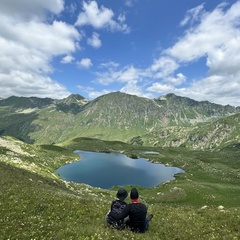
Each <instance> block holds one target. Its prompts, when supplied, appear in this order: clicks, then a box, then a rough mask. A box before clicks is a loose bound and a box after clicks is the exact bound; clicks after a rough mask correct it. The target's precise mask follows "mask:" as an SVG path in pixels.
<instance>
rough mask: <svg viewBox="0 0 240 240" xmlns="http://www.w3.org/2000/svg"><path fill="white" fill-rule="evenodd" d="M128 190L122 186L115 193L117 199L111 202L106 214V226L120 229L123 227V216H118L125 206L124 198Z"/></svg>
mask: <svg viewBox="0 0 240 240" xmlns="http://www.w3.org/2000/svg"><path fill="white" fill-rule="evenodd" d="M127 196H128V192H127V191H126V190H125V189H124V188H120V189H119V190H118V192H117V194H116V197H117V200H115V201H113V202H112V204H111V209H110V210H109V211H108V213H107V215H106V222H107V224H108V226H110V227H112V228H115V229H118V230H121V229H123V228H124V224H125V220H124V217H123V218H118V216H119V215H120V214H121V213H122V211H123V209H124V208H125V207H126V206H127V203H126V202H124V200H125V199H126V198H127Z"/></svg>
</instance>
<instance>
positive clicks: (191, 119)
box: [0, 92, 240, 149]
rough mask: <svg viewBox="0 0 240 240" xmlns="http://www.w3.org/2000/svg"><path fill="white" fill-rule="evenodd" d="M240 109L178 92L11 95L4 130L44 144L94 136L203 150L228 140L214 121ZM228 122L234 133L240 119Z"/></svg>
mask: <svg viewBox="0 0 240 240" xmlns="http://www.w3.org/2000/svg"><path fill="white" fill-rule="evenodd" d="M239 111H240V108H239V107H238V108H236V107H232V106H222V105H217V104H212V103H210V102H197V101H194V100H192V99H189V98H185V97H179V96H176V95H174V94H168V95H166V96H162V97H160V98H158V99H147V98H141V97H137V96H134V95H129V94H125V93H121V92H114V93H109V94H106V95H103V96H100V97H98V98H96V99H94V100H92V101H89V100H87V99H85V98H83V97H82V96H80V95H76V94H75V95H74V94H73V95H70V96H69V97H68V98H65V99H62V100H50V99H37V98H17V97H11V98H8V99H4V100H0V114H1V115H0V135H2V136H4V135H10V136H14V137H17V138H19V139H22V140H24V141H26V142H28V143H33V142H35V143H40V144H41V143H59V142H64V141H67V140H71V139H73V138H76V137H91V138H98V139H102V140H110V141H124V142H131V143H135V144H136V143H138V144H139V143H140V144H144V145H156V144H157V145H159V146H185V147H189V148H199V149H201V148H202V149H204V148H213V147H217V146H218V145H219V144H222V143H223V142H224V141H225V140H224V141H223V140H221V138H223V137H222V136H220V135H221V134H217V132H220V129H223V128H222V127H217V129H218V131H215V130H214V128H216V126H217V125H216V126H215V125H214V122H216V121H218V120H219V121H220V120H221V119H223V121H224V119H225V118H228V117H229V116H230V115H234V114H237V113H238V112H239ZM238 116H239V115H237V118H238ZM226 121H228V120H226ZM211 124H213V125H211ZM234 124H236V126H234ZM220 125H221V123H220ZM221 126H222V125H221ZM228 126H229V127H230V128H231V129H230V130H229V131H228V132H233V129H234V128H237V127H238V122H237V121H233V122H232V123H231V124H228ZM202 131H203V132H202ZM205 136H206V137H205ZM231 137H236V139H238V138H239V133H238V134H235V135H234V134H227V138H228V139H229V140H231V139H230V138H231ZM216 138H217V139H216ZM136 139H141V140H140V141H136ZM194 139H197V140H196V141H197V142H198V143H197V144H195V143H196V141H195V140H194ZM199 139H200V140H201V141H203V144H199V142H200V140H199ZM211 139H212V140H211ZM237 141H238V140H237ZM231 142H233V139H232V140H231Z"/></svg>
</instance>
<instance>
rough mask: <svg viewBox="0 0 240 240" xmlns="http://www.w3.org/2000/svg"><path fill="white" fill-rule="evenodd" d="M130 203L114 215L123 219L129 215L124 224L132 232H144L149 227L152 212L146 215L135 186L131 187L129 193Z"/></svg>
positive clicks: (144, 206) (145, 209) (145, 208)
mask: <svg viewBox="0 0 240 240" xmlns="http://www.w3.org/2000/svg"><path fill="white" fill-rule="evenodd" d="M130 198H131V203H130V204H128V205H127V206H126V207H125V208H124V209H123V211H122V213H121V214H119V215H117V216H116V219H119V220H120V219H124V218H126V217H129V218H128V220H127V221H126V223H125V224H126V226H127V227H128V228H129V229H130V230H131V231H133V232H138V233H144V232H145V231H146V230H148V228H149V222H150V221H151V219H152V217H153V214H150V215H149V216H148V217H146V216H147V207H146V205H145V204H143V203H141V202H140V200H139V194H138V191H137V189H136V188H132V190H131V193H130Z"/></svg>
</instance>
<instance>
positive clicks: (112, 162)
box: [55, 150, 184, 189]
mask: <svg viewBox="0 0 240 240" xmlns="http://www.w3.org/2000/svg"><path fill="white" fill-rule="evenodd" d="M74 153H77V154H79V155H80V160H79V161H77V162H73V163H70V164H67V165H64V166H62V167H60V168H58V169H57V170H56V171H55V173H57V174H59V175H60V177H61V179H63V180H67V181H73V182H78V183H85V184H88V185H91V186H93V187H99V188H103V189H109V188H112V187H114V186H127V185H134V186H141V187H147V188H150V187H155V186H157V185H158V184H160V183H163V182H166V181H169V180H174V179H175V178H174V174H177V173H183V172H184V170H182V169H180V168H177V167H169V166H165V165H163V164H159V163H151V162H149V161H148V160H147V159H145V158H138V159H132V158H129V157H127V156H126V155H124V154H121V153H99V152H89V151H81V150H77V151H75V152H74Z"/></svg>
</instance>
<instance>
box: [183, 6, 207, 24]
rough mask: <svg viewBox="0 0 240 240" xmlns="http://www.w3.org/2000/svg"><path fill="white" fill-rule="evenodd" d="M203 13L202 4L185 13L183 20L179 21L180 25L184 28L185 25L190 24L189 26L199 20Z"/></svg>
mask: <svg viewBox="0 0 240 240" xmlns="http://www.w3.org/2000/svg"><path fill="white" fill-rule="evenodd" d="M204 13H205V10H204V3H203V4H201V5H199V6H197V7H195V8H192V9H190V10H188V11H187V13H186V16H185V18H184V19H183V20H182V21H181V23H180V25H181V26H185V25H186V24H188V23H190V24H191V25H192V24H193V23H195V22H197V21H199V20H200V16H201V15H203V14H204Z"/></svg>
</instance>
